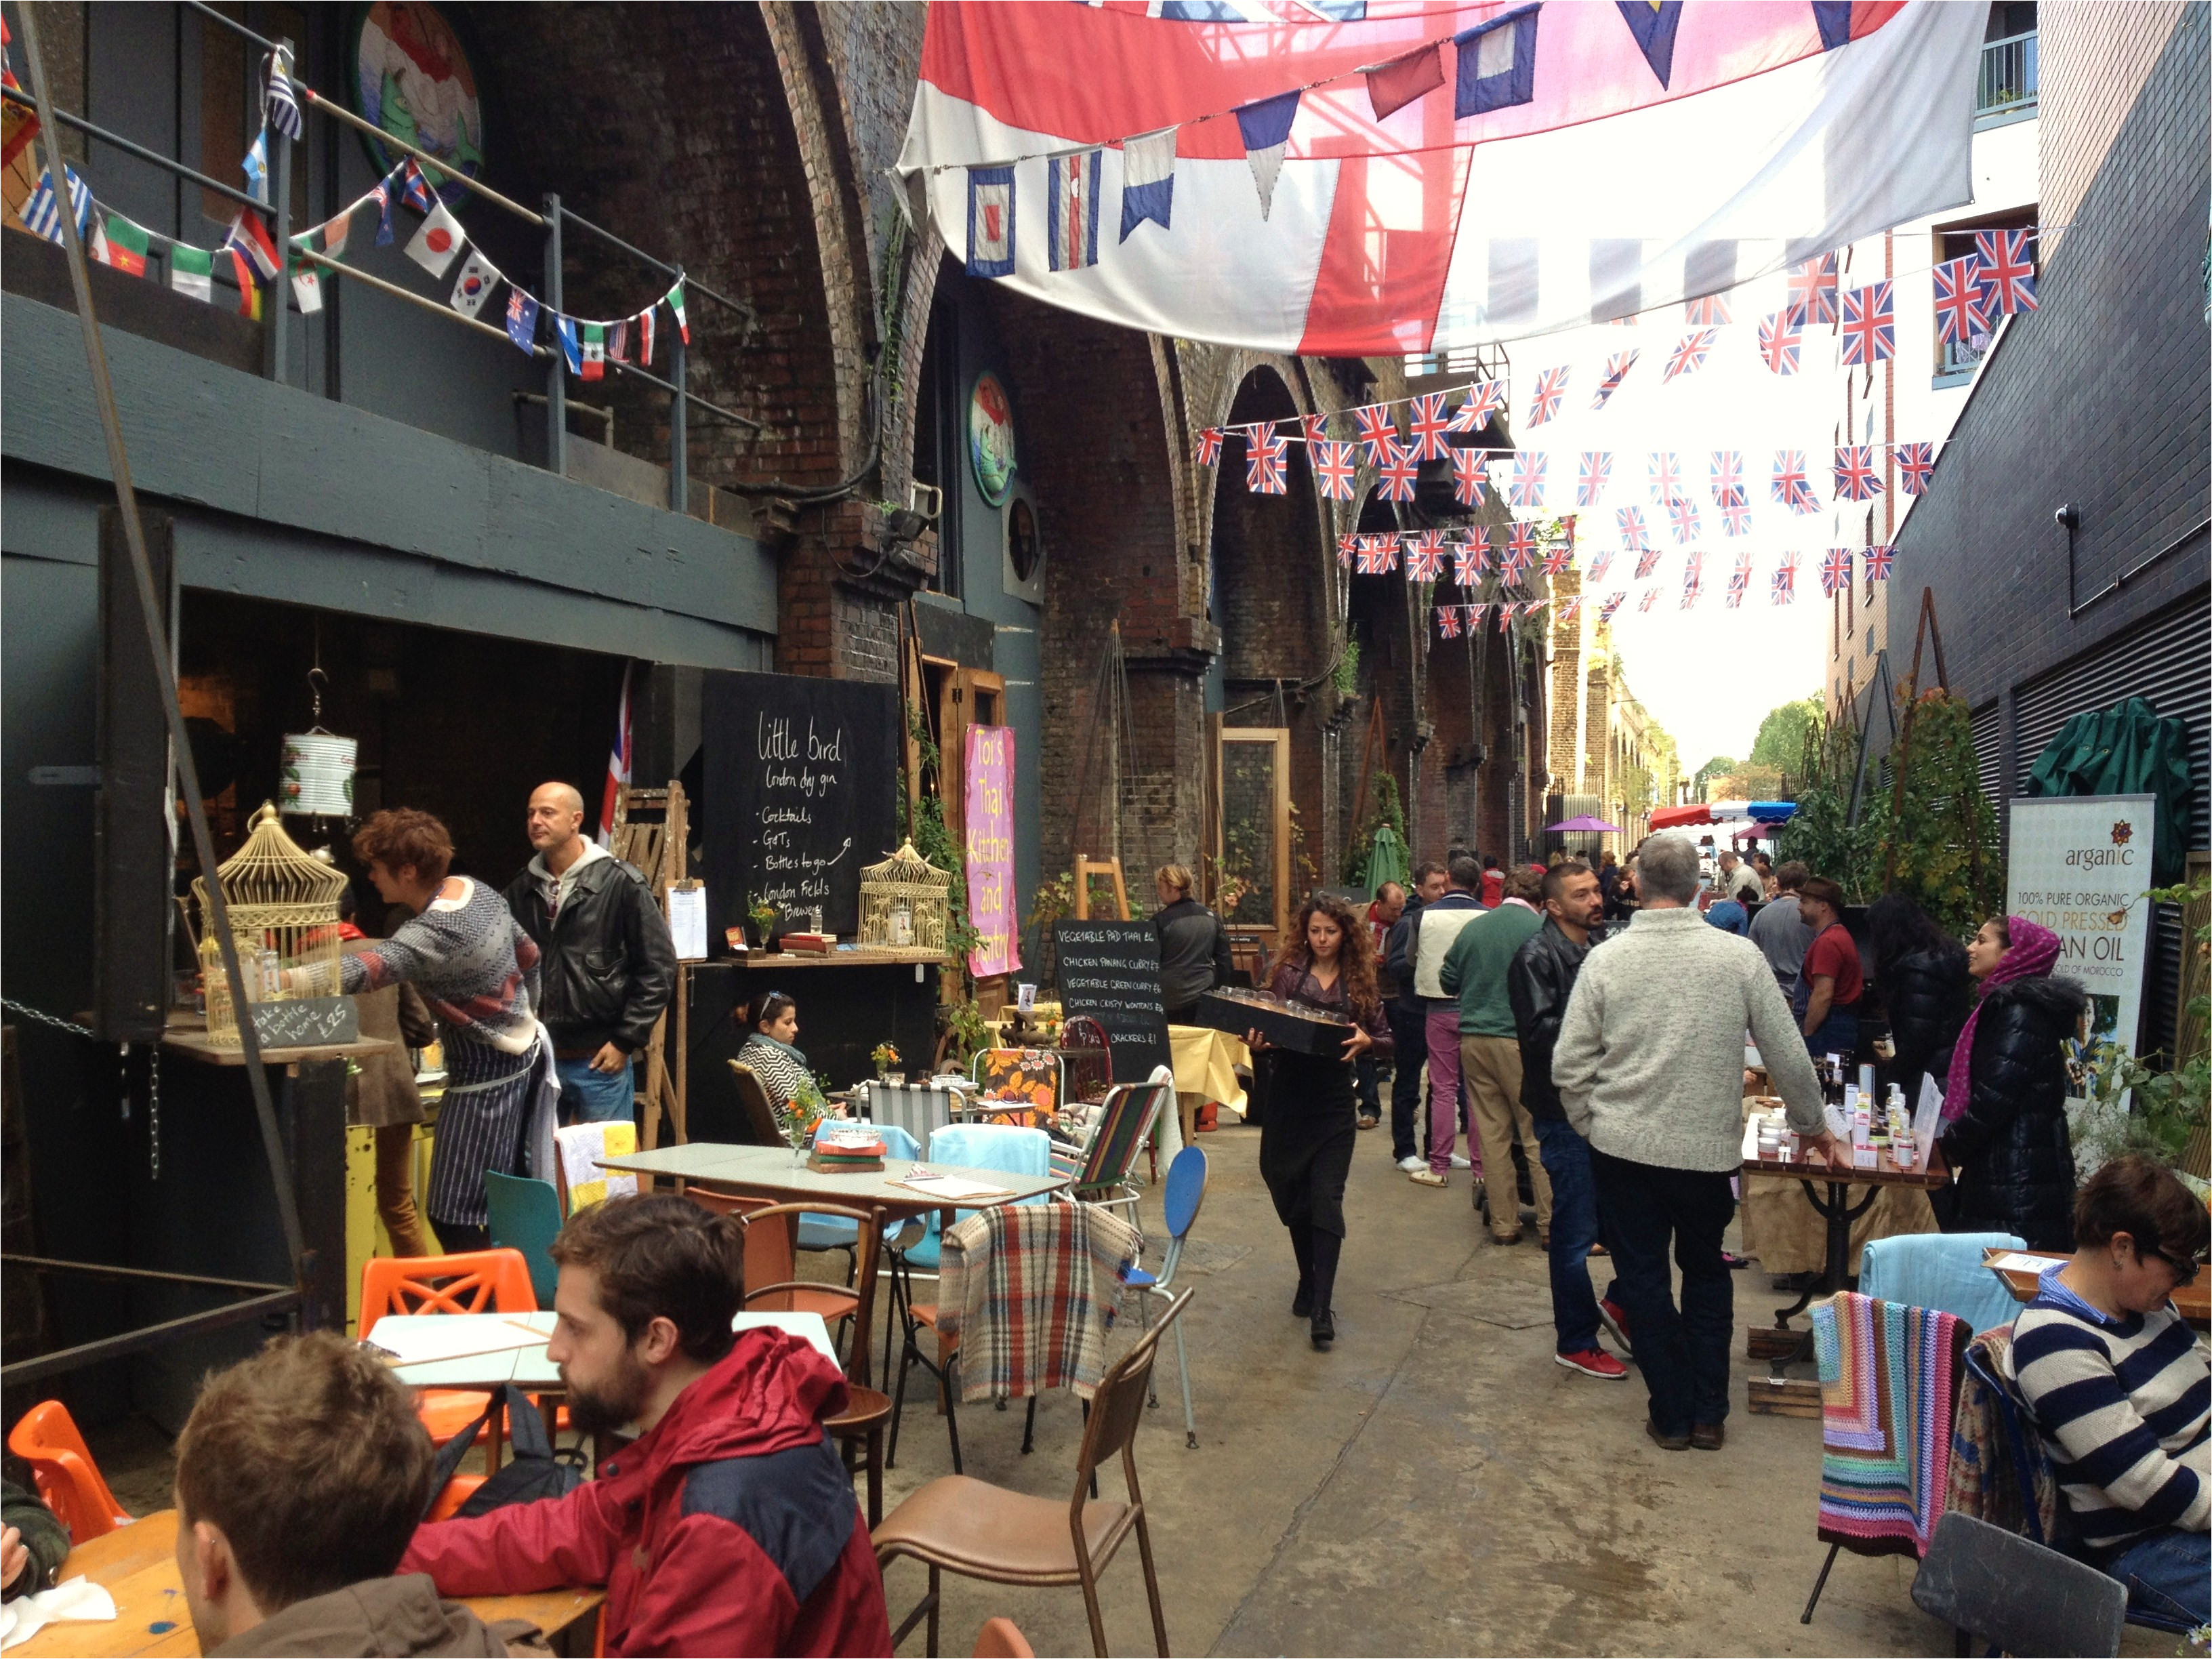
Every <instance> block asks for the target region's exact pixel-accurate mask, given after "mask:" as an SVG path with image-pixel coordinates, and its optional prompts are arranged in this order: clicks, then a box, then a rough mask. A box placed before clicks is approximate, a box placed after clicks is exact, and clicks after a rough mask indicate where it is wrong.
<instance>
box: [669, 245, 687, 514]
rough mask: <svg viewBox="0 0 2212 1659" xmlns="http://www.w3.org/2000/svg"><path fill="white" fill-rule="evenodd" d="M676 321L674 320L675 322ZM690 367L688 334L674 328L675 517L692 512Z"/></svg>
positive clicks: (671, 492)
mask: <svg viewBox="0 0 2212 1659" xmlns="http://www.w3.org/2000/svg"><path fill="white" fill-rule="evenodd" d="M676 280H677V281H678V282H679V283H680V282H682V281H683V280H684V273H683V271H682V270H678V272H677V273H676ZM674 320H675V319H673V318H671V319H670V321H671V322H673V321H674ZM687 366H688V358H687V353H686V348H685V346H684V331H683V330H682V329H680V328H671V329H670V330H669V331H668V379H669V381H670V383H671V385H672V386H675V388H676V395H675V396H674V397H673V398H670V399H669V400H668V510H669V511H670V512H671V513H683V512H686V511H689V510H690V495H691V483H690V478H689V477H687V476H686V472H687V467H688V465H689V462H690V432H689V430H688V428H687V425H686V416H687V414H688V406H687V402H686V400H687V398H689V396H690V392H689V390H688V388H687V387H686V386H685V383H684V371H685V368H686V367H687Z"/></svg>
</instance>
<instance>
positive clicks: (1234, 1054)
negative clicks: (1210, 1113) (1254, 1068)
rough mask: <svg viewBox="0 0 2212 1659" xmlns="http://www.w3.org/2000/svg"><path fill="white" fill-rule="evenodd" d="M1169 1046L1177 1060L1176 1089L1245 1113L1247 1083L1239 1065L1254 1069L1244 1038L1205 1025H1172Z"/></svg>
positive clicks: (1241, 1113)
mask: <svg viewBox="0 0 2212 1659" xmlns="http://www.w3.org/2000/svg"><path fill="white" fill-rule="evenodd" d="M1168 1048H1169V1051H1170V1054H1172V1055H1173V1057H1174V1060H1175V1083H1176V1093H1177V1094H1179V1095H1196V1096H1197V1097H1199V1098H1200V1100H1210V1101H1214V1102H1217V1103H1219V1104H1221V1105H1224V1106H1226V1107H1227V1108H1228V1109H1230V1110H1231V1111H1232V1112H1234V1113H1236V1114H1237V1115H1238V1116H1239V1117H1242V1116H1243V1115H1244V1085H1243V1084H1242V1083H1240V1082H1239V1081H1237V1067H1238V1066H1244V1067H1245V1068H1246V1069H1248V1070H1249V1069H1250V1067H1251V1064H1252V1052H1251V1050H1250V1049H1249V1048H1246V1047H1245V1046H1244V1042H1243V1039H1242V1038H1241V1037H1233V1036H1230V1035H1229V1033H1228V1032H1226V1031H1217V1030H1213V1029H1212V1027H1210V1026H1205V1025H1170V1026H1169V1027H1168Z"/></svg>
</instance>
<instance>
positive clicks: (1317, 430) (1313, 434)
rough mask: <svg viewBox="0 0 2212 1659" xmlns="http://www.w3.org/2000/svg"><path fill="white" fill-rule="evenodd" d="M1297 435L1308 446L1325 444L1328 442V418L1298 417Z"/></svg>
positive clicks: (1323, 416)
mask: <svg viewBox="0 0 2212 1659" xmlns="http://www.w3.org/2000/svg"><path fill="white" fill-rule="evenodd" d="M1298 435H1299V436H1300V437H1302V438H1304V440H1305V441H1307V442H1308V443H1310V444H1318V443H1326V442H1327V441H1328V416H1326V415H1301V416H1298Z"/></svg>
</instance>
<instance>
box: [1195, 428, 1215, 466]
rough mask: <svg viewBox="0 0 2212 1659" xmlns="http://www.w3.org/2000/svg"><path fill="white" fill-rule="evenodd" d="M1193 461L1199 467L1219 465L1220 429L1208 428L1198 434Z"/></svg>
mask: <svg viewBox="0 0 2212 1659" xmlns="http://www.w3.org/2000/svg"><path fill="white" fill-rule="evenodd" d="M1192 459H1194V460H1196V461H1197V463H1198V464H1199V465H1200V466H1219V465H1221V428H1219V427H1218V426H1210V427H1207V428H1206V430H1204V431H1203V432H1201V433H1200V434H1199V435H1198V453H1196V455H1194V457H1193V458H1192Z"/></svg>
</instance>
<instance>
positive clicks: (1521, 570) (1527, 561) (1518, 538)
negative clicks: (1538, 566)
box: [1505, 524, 1536, 578]
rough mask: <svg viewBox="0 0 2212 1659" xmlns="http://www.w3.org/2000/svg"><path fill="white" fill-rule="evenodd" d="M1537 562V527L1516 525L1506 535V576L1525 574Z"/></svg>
mask: <svg viewBox="0 0 2212 1659" xmlns="http://www.w3.org/2000/svg"><path fill="white" fill-rule="evenodd" d="M1535 562H1536V526H1534V525H1533V524H1516V525H1515V526H1513V527H1512V528H1511V529H1510V531H1509V532H1507V533H1506V538H1505V574H1506V575H1507V576H1508V577H1509V578H1511V577H1519V576H1521V575H1522V574H1526V573H1527V571H1528V567H1529V566H1530V565H1532V564H1534V563H1535Z"/></svg>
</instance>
